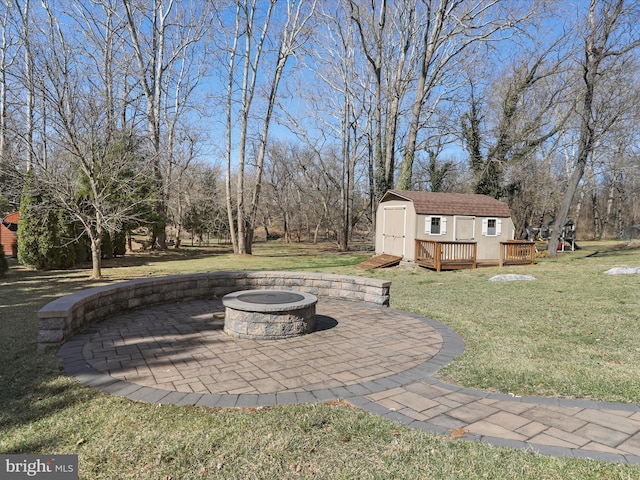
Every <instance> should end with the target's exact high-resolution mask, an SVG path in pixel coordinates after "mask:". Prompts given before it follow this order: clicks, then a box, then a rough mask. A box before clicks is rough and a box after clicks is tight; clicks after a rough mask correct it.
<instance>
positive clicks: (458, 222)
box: [455, 216, 476, 242]
mask: <svg viewBox="0 0 640 480" xmlns="http://www.w3.org/2000/svg"><path fill="white" fill-rule="evenodd" d="M475 226H476V217H466V216H465V217H462V216H459V217H455V240H456V242H472V241H474V240H475V236H476V232H475Z"/></svg>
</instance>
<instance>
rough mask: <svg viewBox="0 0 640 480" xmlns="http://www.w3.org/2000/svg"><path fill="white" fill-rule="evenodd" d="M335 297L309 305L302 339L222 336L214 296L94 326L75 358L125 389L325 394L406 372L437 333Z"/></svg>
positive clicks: (432, 350)
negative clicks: (312, 310)
mask: <svg viewBox="0 0 640 480" xmlns="http://www.w3.org/2000/svg"><path fill="white" fill-rule="evenodd" d="M350 306H351V304H349V303H347V304H345V303H344V302H336V301H322V302H320V303H319V304H318V307H317V316H316V330H315V331H314V332H313V333H312V334H309V335H304V336H299V337H293V338H287V339H278V340H252V339H239V338H236V337H231V336H229V335H227V334H226V333H225V332H224V331H223V325H224V307H223V306H222V303H221V302H220V301H219V300H212V301H197V302H185V303H176V304H170V305H163V306H159V307H155V308H147V309H144V310H140V311H136V312H132V313H129V314H125V315H119V316H116V317H112V318H111V319H109V320H107V321H105V322H103V323H102V324H100V326H99V329H98V330H97V331H96V332H95V333H92V334H91V335H90V336H89V337H88V339H87V342H86V343H85V345H84V347H83V350H82V354H83V357H84V358H85V359H86V361H87V363H88V364H89V365H90V366H91V367H93V368H94V369H96V370H98V371H100V372H103V373H105V374H107V375H110V376H112V377H114V378H117V379H120V380H123V381H125V382H129V383H135V384H139V385H144V386H148V387H154V388H159V389H165V390H173V391H176V392H186V393H192V392H195V393H221V394H261V393H262V394H264V393H279V392H301V391H312V390H322V389H331V388H336V387H341V386H347V385H354V384H358V383H362V382H367V381H371V380H377V379H381V378H384V377H388V376H390V375H393V374H396V373H400V372H403V371H406V370H409V369H411V368H413V367H415V366H417V365H419V364H421V363H424V362H426V361H428V360H429V359H431V358H432V357H433V356H435V355H436V354H437V353H438V352H439V351H440V349H441V347H442V343H443V340H442V336H441V335H440V334H439V333H438V332H437V331H436V330H435V329H434V328H433V327H432V326H430V325H428V324H425V323H424V322H422V321H421V320H419V319H417V318H411V317H407V316H406V315H405V314H403V313H400V312H394V311H393V310H389V309H385V310H384V312H385V313H386V314H385V315H381V312H380V309H379V308H377V307H371V306H366V305H358V308H353V309H351V312H350V311H349V307H350Z"/></svg>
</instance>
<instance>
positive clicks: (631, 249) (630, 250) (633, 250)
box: [585, 244, 640, 258]
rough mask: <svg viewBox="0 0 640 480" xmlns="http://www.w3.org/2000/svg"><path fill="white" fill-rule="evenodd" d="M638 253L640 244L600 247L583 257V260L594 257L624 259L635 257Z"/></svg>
mask: <svg viewBox="0 0 640 480" xmlns="http://www.w3.org/2000/svg"><path fill="white" fill-rule="evenodd" d="M638 251H640V244H617V245H611V246H604V247H602V246H600V247H599V248H598V249H597V250H595V251H594V252H592V253H590V254H588V255H586V256H585V258H594V257H613V256H615V257H625V256H627V255H637V254H638Z"/></svg>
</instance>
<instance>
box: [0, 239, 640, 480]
mask: <svg viewBox="0 0 640 480" xmlns="http://www.w3.org/2000/svg"><path fill="white" fill-rule="evenodd" d="M583 247H584V248H583V249H582V250H580V251H576V252H573V253H565V254H561V256H560V257H559V258H558V259H541V260H540V261H539V262H538V263H537V265H535V266H528V267H510V268H503V269H499V268H485V269H478V270H466V271H458V272H444V273H435V272H431V271H428V270H425V269H409V268H404V267H396V268H392V269H386V270H375V271H362V270H360V269H357V268H355V267H354V265H355V264H357V263H359V262H360V261H361V260H362V259H363V258H364V255H363V254H358V253H349V254H339V253H336V252H334V251H332V249H331V248H330V246H324V247H323V248H318V247H312V246H305V245H293V246H289V245H284V244H282V243H278V242H274V243H270V244H258V245H256V249H255V250H256V252H255V253H256V255H254V256H242V257H238V256H233V255H230V254H229V252H228V248H227V247H223V246H220V247H216V248H210V249H202V250H197V249H184V251H181V252H180V253H175V252H171V253H165V254H149V253H146V254H140V255H136V256H131V257H127V258H125V259H119V260H110V261H109V262H107V264H106V265H105V270H104V273H105V279H104V282H110V281H118V280H123V279H127V278H138V277H147V276H157V275H168V274H175V273H187V272H197V271H210V270H242V269H264V270H279V269H287V270H310V271H319V272H333V273H343V274H356V275H366V276H371V277H377V278H385V279H388V280H391V281H392V282H393V284H392V291H391V298H392V306H393V307H396V308H401V309H405V310H408V311H412V312H416V313H420V314H423V315H426V316H430V317H432V318H435V319H437V320H440V321H442V322H444V323H446V324H448V325H450V326H452V327H453V328H454V329H455V330H456V331H457V332H458V333H460V334H461V335H462V336H463V337H464V340H465V342H466V351H465V353H464V354H463V355H462V356H461V357H459V358H458V359H457V360H456V361H455V362H454V363H453V364H452V365H451V366H449V367H447V368H446V369H444V370H443V371H441V372H440V374H441V376H442V377H444V378H446V379H447V380H449V381H452V382H456V383H460V384H464V385H467V386H472V387H476V388H485V389H491V390H496V391H500V392H505V393H508V392H511V393H514V394H519V395H524V394H542V395H558V396H563V397H575V398H595V399H602V400H615V401H623V402H627V401H628V402H640V369H638V367H637V365H638V363H639V360H640V344H639V343H638V341H637V338H638V326H637V325H638V323H639V320H640V319H639V315H640V314H639V313H638V312H639V311H640V310H639V308H638V306H639V305H638V303H639V302H638V297H639V296H638V291H639V287H640V276H637V275H623V276H608V275H604V274H603V272H604V271H605V270H608V269H609V268H611V267H614V266H640V249H638V248H628V247H625V248H623V247H618V246H616V245H615V244H614V243H593V244H584V245H583ZM502 273H520V274H527V275H533V276H535V277H536V278H537V280H536V281H535V282H513V283H507V282H489V281H488V279H489V278H490V277H491V276H493V275H496V274H502ZM88 274H89V273H88V272H87V271H70V272H31V271H27V270H24V269H20V268H18V267H15V266H14V267H12V268H11V270H10V272H9V275H8V276H7V277H5V278H1V279H0V342H1V344H0V392H1V395H0V453H52V454H53V453H58V454H63V453H69V454H78V455H79V458H80V477H81V478H83V479H117V478H136V479H137V478H140V479H168V478H171V479H174V480H175V479H199V478H224V479H236V478H237V479H247V478H256V479H257V478H264V479H274V478H323V479H348V478H349V479H350V478H353V479H367V478H379V479H388V478H407V479H415V478H437V479H440V478H442V479H460V478H494V479H504V478H518V479H520V478H530V479H565V478H571V479H574V478H575V479H583V478H601V479H611V478H615V479H630V478H640V467H628V466H620V465H614V464H607V463H600V462H594V461H590V460H576V459H564V458H560V459H557V458H548V457H544V456H540V455H536V454H534V453H531V452H524V451H514V450H509V449H502V448H497V447H491V446H488V445H484V444H480V443H474V442H469V441H465V440H462V439H454V438H449V437H442V436H437V435H433V434H429V433H424V432H419V431H415V430H410V429H407V428H405V427H403V426H401V425H398V424H394V423H392V422H389V421H387V420H383V419H381V418H378V417H376V416H372V415H368V414H366V413H363V412H361V411H358V410H356V409H353V408H351V407H349V406H347V405H344V404H341V403H338V402H334V403H331V404H316V405H300V406H291V407H277V408H269V409H247V410H212V409H206V408H196V407H173V406H158V405H148V404H140V403H135V402H131V401H128V400H123V399H118V398H113V397H110V396H108V395H105V394H102V393H98V392H96V391H93V390H91V389H88V388H85V387H82V386H80V385H78V384H77V382H75V381H74V380H72V379H69V378H67V377H66V376H64V375H63V374H62V373H61V366H60V364H59V362H58V361H57V359H56V357H55V355H54V354H53V353H49V354H38V353H36V344H35V339H36V332H37V320H36V312H37V310H38V309H39V308H40V307H42V306H43V305H44V304H46V303H47V302H49V301H50V300H51V299H53V298H56V297H58V296H61V295H64V294H67V293H70V292H72V291H74V290H76V289H80V288H86V287H88V286H93V285H96V282H92V281H89V280H88V279H87V277H88Z"/></svg>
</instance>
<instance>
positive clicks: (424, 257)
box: [415, 240, 478, 272]
mask: <svg viewBox="0 0 640 480" xmlns="http://www.w3.org/2000/svg"><path fill="white" fill-rule="evenodd" d="M477 249H478V244H477V243H476V242H434V241H431V240H416V255H415V263H416V264H418V265H420V266H422V267H426V268H431V269H434V270H435V271H437V272H440V271H442V270H458V269H461V268H476V267H477V262H476V257H477Z"/></svg>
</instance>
